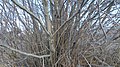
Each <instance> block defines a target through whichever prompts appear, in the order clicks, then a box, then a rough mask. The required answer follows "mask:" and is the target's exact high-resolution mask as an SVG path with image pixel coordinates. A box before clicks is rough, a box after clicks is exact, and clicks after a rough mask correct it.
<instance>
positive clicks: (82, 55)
mask: <svg viewBox="0 0 120 67" xmlns="http://www.w3.org/2000/svg"><path fill="white" fill-rule="evenodd" d="M81 55H82V57H83V58H84V59H85V61H86V62H87V64H88V65H89V67H92V66H91V65H90V63H89V62H88V60H87V59H86V58H85V56H84V55H83V54H81Z"/></svg>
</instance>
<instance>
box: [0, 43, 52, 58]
mask: <svg viewBox="0 0 120 67" xmlns="http://www.w3.org/2000/svg"><path fill="white" fill-rule="evenodd" d="M0 46H1V47H4V48H8V49H10V50H12V51H15V52H17V53H20V54H23V55H26V56H31V57H36V58H44V57H50V55H42V56H38V55H34V54H30V53H26V52H22V51H20V50H17V49H14V48H12V47H10V46H6V45H0Z"/></svg>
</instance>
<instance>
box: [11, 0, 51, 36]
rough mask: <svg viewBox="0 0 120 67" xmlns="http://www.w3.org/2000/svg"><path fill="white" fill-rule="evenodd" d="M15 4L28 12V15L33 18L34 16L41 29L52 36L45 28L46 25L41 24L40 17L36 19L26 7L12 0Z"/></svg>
mask: <svg viewBox="0 0 120 67" xmlns="http://www.w3.org/2000/svg"><path fill="white" fill-rule="evenodd" d="M11 1H12V2H13V3H14V4H16V5H17V6H18V7H19V8H21V9H22V10H24V11H26V12H27V13H28V14H30V15H31V16H33V17H34V18H35V19H36V20H37V21H38V22H39V23H40V25H41V27H42V28H43V30H44V31H45V32H46V33H47V34H48V35H50V33H49V32H48V31H47V29H46V28H45V27H44V25H43V24H42V23H41V21H40V19H39V18H38V17H36V16H35V15H34V14H33V13H32V12H31V11H30V10H28V9H27V8H25V7H24V6H22V5H20V4H19V3H17V2H16V0H11Z"/></svg>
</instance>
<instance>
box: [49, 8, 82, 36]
mask: <svg viewBox="0 0 120 67" xmlns="http://www.w3.org/2000/svg"><path fill="white" fill-rule="evenodd" d="M79 12H80V9H79V10H78V11H77V12H76V13H75V14H73V15H72V16H71V17H70V18H69V19H67V20H66V21H65V22H64V23H63V24H62V25H61V26H60V27H59V28H58V29H57V30H56V31H55V32H54V33H53V35H52V36H51V37H53V36H54V35H55V34H56V33H57V32H58V31H59V30H60V29H61V28H62V27H64V26H65V25H66V24H67V23H68V22H69V21H70V20H71V19H73V18H74V17H75V16H76V15H77V14H78V13H79Z"/></svg>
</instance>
